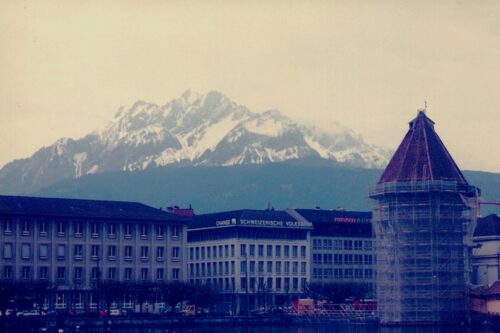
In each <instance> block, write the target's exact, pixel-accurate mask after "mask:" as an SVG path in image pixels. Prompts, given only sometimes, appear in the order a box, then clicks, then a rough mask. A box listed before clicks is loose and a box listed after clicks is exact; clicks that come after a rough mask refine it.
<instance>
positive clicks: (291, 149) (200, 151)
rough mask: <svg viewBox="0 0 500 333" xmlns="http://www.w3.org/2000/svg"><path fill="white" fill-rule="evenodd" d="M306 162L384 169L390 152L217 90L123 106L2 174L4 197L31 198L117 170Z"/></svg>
mask: <svg viewBox="0 0 500 333" xmlns="http://www.w3.org/2000/svg"><path fill="white" fill-rule="evenodd" d="M305 111H308V112H310V110H305ZM34 139H36V138H34ZM306 157H321V158H324V159H329V160H332V161H336V162H338V163H341V164H344V165H346V166H351V167H365V168H381V167H383V166H385V165H386V164H387V162H388V159H389V157H390V152H388V151H387V150H386V149H382V148H380V147H377V146H374V145H370V144H367V143H365V142H364V141H363V139H362V137H361V136H360V135H358V134H356V133H354V132H353V131H352V130H350V129H348V128H345V127H343V126H342V125H340V124H338V123H332V124H330V125H329V126H328V131H324V130H320V129H318V128H316V127H313V126H306V125H302V124H298V123H296V122H294V121H292V120H291V119H290V118H288V117H287V116H285V115H283V114H282V113H280V112H279V111H278V110H269V111H265V112H262V113H255V112H252V111H250V110H249V109H247V108H246V107H244V106H241V105H238V104H237V103H235V102H234V101H232V100H230V99H229V98H228V97H226V96H225V95H223V94H221V93H219V92H216V91H211V92H209V93H207V94H206V95H200V94H197V93H194V92H192V91H190V90H188V91H186V92H185V93H183V94H182V96H180V97H179V98H176V99H173V100H171V101H170V102H168V103H166V104H164V105H157V104H153V103H147V102H143V101H138V102H136V103H134V104H133V105H132V106H130V107H122V108H120V109H119V110H118V112H117V113H116V115H115V118H114V120H113V121H112V122H110V123H109V124H108V125H107V126H106V127H105V128H104V129H103V130H99V131H95V132H93V133H90V134H88V135H86V136H84V137H83V138H80V139H70V138H62V139H60V140H58V141H57V142H55V143H54V144H53V145H51V146H49V147H43V148H41V149H40V150H38V151H37V152H36V153H34V154H33V156H31V157H29V158H25V159H20V160H15V161H12V162H10V163H8V164H7V165H5V166H4V167H3V168H2V169H1V170H0V193H2V194H23V193H30V192H33V191H37V190H38V189H40V188H42V187H46V186H50V185H52V184H54V183H56V182H59V181H61V180H63V179H78V178H80V177H82V176H85V175H91V174H99V173H109V172H115V171H135V170H146V169H152V168H158V167H164V166H234V165H246V164H266V163H271V162H282V161H287V160H293V159H301V158H306Z"/></svg>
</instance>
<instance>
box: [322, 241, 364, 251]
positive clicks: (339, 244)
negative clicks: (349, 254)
mask: <svg viewBox="0 0 500 333" xmlns="http://www.w3.org/2000/svg"><path fill="white" fill-rule="evenodd" d="M312 245H313V250H347V251H350V250H356V251H359V250H365V251H371V250H372V247H373V243H372V241H371V240H365V241H363V240H352V239H344V240H342V239H313V244H312Z"/></svg>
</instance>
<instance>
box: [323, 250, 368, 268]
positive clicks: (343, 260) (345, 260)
mask: <svg viewBox="0 0 500 333" xmlns="http://www.w3.org/2000/svg"><path fill="white" fill-rule="evenodd" d="M363 259H364V260H363ZM313 264H315V265H321V264H326V265H331V264H334V265H342V264H345V265H352V264H354V265H362V264H365V265H372V264H373V256H372V255H371V254H365V255H362V254H319V253H315V254H313Z"/></svg>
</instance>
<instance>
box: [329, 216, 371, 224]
mask: <svg viewBox="0 0 500 333" xmlns="http://www.w3.org/2000/svg"><path fill="white" fill-rule="evenodd" d="M333 222H340V223H370V219H364V218H356V217H334V218H333Z"/></svg>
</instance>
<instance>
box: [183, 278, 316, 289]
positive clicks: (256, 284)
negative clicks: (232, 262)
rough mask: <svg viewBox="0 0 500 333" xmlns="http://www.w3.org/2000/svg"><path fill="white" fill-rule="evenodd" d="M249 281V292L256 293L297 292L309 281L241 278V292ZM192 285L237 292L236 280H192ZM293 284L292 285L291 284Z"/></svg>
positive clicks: (302, 279)
mask: <svg viewBox="0 0 500 333" xmlns="http://www.w3.org/2000/svg"><path fill="white" fill-rule="evenodd" d="M247 280H248V290H249V291H252V292H255V291H262V292H265V291H272V290H274V291H280V290H284V291H289V290H293V291H297V290H299V281H300V286H301V289H305V288H306V286H307V280H306V278H301V279H300V280H299V278H288V277H286V278H281V277H277V278H272V277H268V278H263V277H261V278H255V277H250V278H248V279H247V278H246V277H242V278H240V291H246V289H247ZM190 282H191V283H195V284H201V283H208V284H210V285H211V286H212V287H214V288H216V289H218V290H223V291H235V290H236V285H235V282H236V281H235V278H218V279H217V278H216V279H191V280H190ZM290 282H291V284H290ZM290 287H291V288H290Z"/></svg>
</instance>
